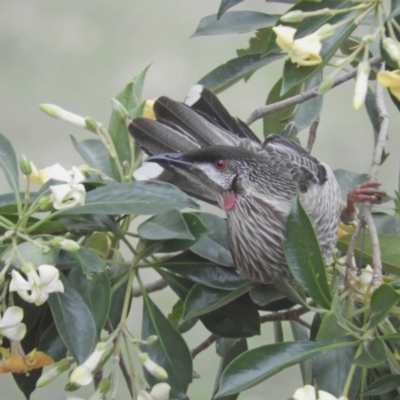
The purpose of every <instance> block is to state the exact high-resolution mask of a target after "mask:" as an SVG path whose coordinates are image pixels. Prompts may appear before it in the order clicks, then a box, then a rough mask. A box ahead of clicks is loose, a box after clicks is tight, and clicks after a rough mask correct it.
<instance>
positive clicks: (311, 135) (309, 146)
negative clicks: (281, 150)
mask: <svg viewBox="0 0 400 400" xmlns="http://www.w3.org/2000/svg"><path fill="white" fill-rule="evenodd" d="M318 125H319V117H318V118H317V119H316V120H315V121H314V122H313V123H312V124H311V126H310V131H309V133H308V141H307V146H306V150H307V151H308V152H309V153H311V150H312V148H313V146H314V142H315V139H316V138H317V129H318Z"/></svg>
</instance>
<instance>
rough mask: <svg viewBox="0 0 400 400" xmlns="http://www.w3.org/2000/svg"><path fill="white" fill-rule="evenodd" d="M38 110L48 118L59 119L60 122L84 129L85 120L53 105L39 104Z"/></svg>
mask: <svg viewBox="0 0 400 400" xmlns="http://www.w3.org/2000/svg"><path fill="white" fill-rule="evenodd" d="M39 107H40V109H41V110H42V111H43V112H44V113H46V114H47V115H49V116H50V117H53V118H57V119H60V120H61V121H65V122H68V123H69V124H71V125H74V126H77V127H78V128H86V124H85V118H83V117H81V116H79V115H76V114H73V113H72V112H69V111H67V110H64V109H63V108H61V107H59V106H56V105H55V104H40V106H39Z"/></svg>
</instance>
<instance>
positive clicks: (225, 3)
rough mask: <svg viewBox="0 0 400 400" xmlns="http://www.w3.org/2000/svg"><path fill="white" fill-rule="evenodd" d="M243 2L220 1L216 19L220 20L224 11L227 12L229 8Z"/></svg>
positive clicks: (233, 0) (239, 0) (234, 0)
mask: <svg viewBox="0 0 400 400" xmlns="http://www.w3.org/2000/svg"><path fill="white" fill-rule="evenodd" d="M242 1H243V0H221V4H220V6H219V9H218V14H217V18H221V16H222V14H224V12H225V11H226V10H229V9H230V8H231V7H233V6H235V5H236V4H239V3H241V2H242Z"/></svg>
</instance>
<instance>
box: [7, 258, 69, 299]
mask: <svg viewBox="0 0 400 400" xmlns="http://www.w3.org/2000/svg"><path fill="white" fill-rule="evenodd" d="M22 272H24V273H25V275H26V278H27V279H25V278H24V277H23V276H22V275H21V274H20V273H19V272H18V271H16V270H15V269H14V270H12V271H11V275H12V279H11V283H10V291H11V292H17V293H18V294H19V296H21V297H22V298H23V299H24V300H25V301H27V302H28V303H35V304H36V305H37V306H40V305H41V304H43V303H44V302H45V301H46V300H47V299H48V298H49V293H54V292H63V291H64V285H63V284H62V282H61V281H60V272H59V271H58V269H57V268H55V267H53V266H52V265H47V264H43V265H40V266H39V267H38V269H37V270H36V269H35V267H34V266H33V264H25V266H24V267H23V268H22Z"/></svg>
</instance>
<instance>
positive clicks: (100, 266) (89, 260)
mask: <svg viewBox="0 0 400 400" xmlns="http://www.w3.org/2000/svg"><path fill="white" fill-rule="evenodd" d="M68 256H69V258H71V259H73V260H75V262H76V263H77V264H78V265H80V267H81V268H82V272H83V273H85V274H88V273H90V272H104V271H105V269H106V267H107V265H106V262H105V261H104V260H103V259H102V258H101V257H100V256H99V255H98V254H97V253H95V252H94V251H92V250H90V249H88V248H87V247H84V246H82V247H81V248H80V249H79V250H78V251H74V252H72V253H69V254H68Z"/></svg>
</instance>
